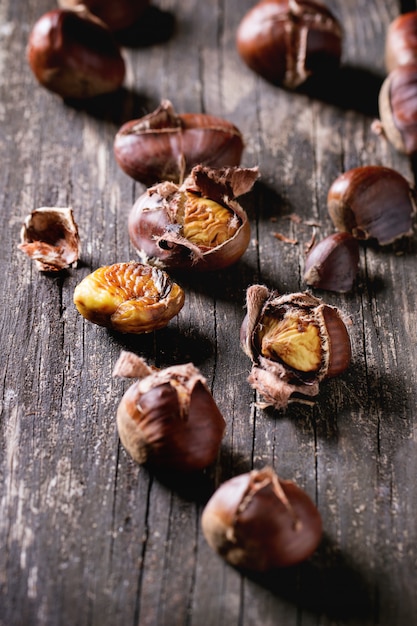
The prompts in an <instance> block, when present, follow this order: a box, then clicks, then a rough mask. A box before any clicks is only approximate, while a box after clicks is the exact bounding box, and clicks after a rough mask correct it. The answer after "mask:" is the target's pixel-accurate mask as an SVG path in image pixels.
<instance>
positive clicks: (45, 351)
mask: <svg viewBox="0 0 417 626" xmlns="http://www.w3.org/2000/svg"><path fill="white" fill-rule="evenodd" d="M53 4H54V3H53V2H48V1H47V0H28V1H27V2H23V0H1V1H0V70H1V71H0V90H1V92H0V93H1V97H0V119H1V126H0V137H1V142H0V150H1V153H0V154H1V164H2V166H1V168H0V207H1V210H0V232H1V238H2V242H1V246H0V273H1V275H2V276H3V278H2V289H1V292H0V316H1V317H0V319H1V322H0V328H1V341H2V347H1V350H0V372H1V377H0V399H1V405H0V406H1V420H0V442H1V444H0V445H1V448H0V449H1V460H0V484H1V499H0V503H1V504H0V507H1V508H0V624H1V626H29V625H30V626H32V625H36V626H37V625H39V626H40V625H42V626H58V625H60V624H62V625H67V624H74V625H77V626H93V625H96V624H100V626H107V625H108V626H114V625H115V624H123V625H125V624H140V625H141V626H154V625H158V626H159V625H161V626H173V625H175V626H176V625H187V626H191V625H192V626H200V625H201V624H204V625H205V626H211V625H214V624H216V626H220V625H225V626H226V625H227V626H233V625H236V626H237V625H239V626H258V625H260V624H262V625H263V626H268V625H272V624H274V625H276V624H285V626H291V625H292V624H294V626H295V625H296V624H297V625H299V624H301V623H302V624H303V626H309V625H313V624H314V625H317V624H322V625H327V624H332V625H339V624H346V623H349V624H358V625H359V624H361V625H362V624H363V625H367V626H368V625H369V626H371V625H373V626H376V625H379V626H405V625H407V626H408V625H409V624H412V623H414V622H415V615H416V613H417V583H416V581H417V577H416V575H417V568H416V565H417V563H416V561H417V554H416V545H417V528H416V523H415V520H416V518H417V493H416V488H415V483H416V477H417V461H416V459H417V454H416V452H417V450H416V447H417V432H416V424H417V414H416V402H415V389H416V371H417V353H416V350H415V337H416V335H417V316H416V307H415V299H416V297H417V291H416V289H417V288H416V282H415V259H416V252H417V247H416V240H415V238H412V239H411V240H410V241H407V242H400V243H398V244H396V245H395V246H392V247H389V248H388V249H379V248H377V247H375V246H372V245H367V246H362V248H361V264H360V267H361V269H360V275H359V278H358V282H357V285H356V287H355V289H354V291H353V292H352V293H351V294H347V295H343V296H339V295H335V294H325V293H321V294H318V295H320V296H321V297H323V298H324V299H326V301H328V302H329V303H330V304H335V305H337V306H339V307H340V308H341V309H342V310H343V311H344V312H345V313H346V315H347V316H348V317H350V319H351V321H352V325H351V326H350V333H351V338H352V346H353V360H352V365H351V367H350V368H349V370H348V371H347V372H346V373H345V374H344V375H342V376H341V377H339V378H337V379H334V380H331V381H329V382H326V383H324V384H323V385H322V387H321V392H320V396H319V399H318V401H317V402H316V404H315V405H314V406H305V405H295V404H291V405H290V407H289V409H288V410H287V411H286V412H281V413H278V412H271V411H267V410H261V409H258V408H256V406H255V405H254V400H255V399H256V398H255V395H254V392H253V391H252V390H251V389H250V388H249V386H248V384H247V382H246V377H247V375H248V372H249V362H248V359H247V357H246V356H245V355H244V354H243V352H242V351H241V349H240V347H239V328H240V324H241V321H242V318H243V315H244V303H245V291H246V288H247V287H248V286H249V285H250V284H253V283H257V282H260V283H264V284H267V285H268V286H270V287H271V288H275V289H278V290H279V291H281V292H290V291H298V290H300V289H305V285H304V284H303V281H302V275H303V267H304V259H305V254H304V249H305V246H306V245H307V244H308V242H309V241H310V239H311V237H312V235H313V234H315V235H316V236H317V237H322V236H324V235H325V234H329V233H330V232H332V225H331V222H330V219H329V217H328V215H327V210H326V194H327V190H328V187H329V185H330V184H331V182H332V181H333V179H334V178H335V177H336V176H337V175H338V174H339V173H341V172H342V171H344V170H347V169H349V168H351V167H355V166H358V165H364V164H384V165H387V166H390V167H394V168H395V169H397V170H398V171H400V172H401V173H403V174H404V175H405V176H407V177H408V178H409V180H410V181H413V168H412V166H411V164H410V163H409V161H408V159H407V158H406V157H403V156H401V155H399V154H397V153H395V151H394V150H393V149H392V148H391V147H390V146H389V145H387V144H386V143H384V141H383V140H381V138H378V137H376V136H375V135H374V134H373V133H372V132H371V128H370V126H371V122H372V121H373V119H374V117H375V116H376V115H377V108H376V99H377V93H378V89H379V86H380V84H381V81H382V79H383V77H384V63H383V46H384V36H385V32H386V28H387V25H388V24H389V22H390V21H391V20H392V19H393V18H394V17H396V15H398V14H399V13H400V12H404V11H406V10H412V9H415V8H416V5H415V2H399V1H396V0H345V1H342V0H329V1H328V6H329V7H330V8H331V9H332V10H333V11H334V12H335V14H336V15H337V17H339V19H340V20H341V22H342V24H343V26H344V30H345V49H344V58H343V67H342V68H341V72H340V77H339V79H338V81H336V82H335V83H334V84H329V85H323V86H321V87H320V89H318V90H317V91H316V92H315V93H309V94H291V93H287V92H285V91H284V90H281V89H278V88H276V87H273V86H271V85H268V84H266V83H265V82H264V81H263V80H262V79H260V78H258V77H256V76H255V75H254V74H252V73H251V72H250V71H249V70H248V69H247V68H246V67H244V66H243V63H242V62H241V61H240V59H239V57H238V55H237V53H236V50H235V44H234V40H235V32H236V28H237V26H238V24H239V22H240V20H241V18H242V17H243V15H244V13H245V12H246V11H247V10H248V9H249V8H250V7H251V6H252V4H253V3H252V2H250V1H249V0H212V1H211V2H197V0H184V1H182V2H174V1H173V0H160V1H159V2H158V3H156V4H157V8H158V10H157V11H156V12H155V15H156V16H157V17H158V16H159V18H163V19H162V23H161V26H160V30H159V31H158V33H157V34H158V37H157V38H156V40H154V43H151V44H149V42H146V41H145V39H146V38H147V39H149V32H151V30H152V29H150V28H148V29H147V31H148V32H147V37H145V35H142V36H141V37H140V38H139V41H138V42H137V44H138V45H137V46H136V47H132V46H129V47H128V46H125V47H124V54H125V58H126V61H127V66H128V73H127V78H126V84H125V89H124V90H123V92H122V93H121V94H117V95H115V96H112V97H109V98H105V99H103V101H102V102H101V103H100V105H99V106H89V107H85V108H82V107H74V106H70V105H69V104H64V103H63V102H62V101H61V100H60V99H59V98H58V97H55V96H53V95H52V94H51V93H48V92H46V91H45V90H44V89H42V88H41V87H40V86H38V85H37V83H36V81H35V79H34V77H33V76H32V74H31V72H30V70H29V68H28V65H27V63H26V58H25V48H26V43H27V38H28V35H29V31H30V29H31V27H32V25H33V24H34V22H35V20H36V19H38V18H39V17H40V16H41V15H42V14H43V13H44V12H45V11H47V10H48V9H49V8H52V5H53ZM172 23H173V24H174V28H173V30H172V33H171V34H170V36H169V37H167V36H166V35H167V33H166V32H165V31H166V30H168V31H169V27H170V26H171V25H172ZM153 32H156V31H155V29H154V31H153ZM155 41H156V42H155ZM141 43H147V44H148V45H146V46H145V45H141ZM161 98H168V99H170V100H171V101H172V102H173V103H174V105H175V107H176V108H177V110H178V111H183V112H184V111H195V112H199V111H203V112H209V113H212V114H214V115H221V116H223V117H226V118H227V119H230V120H232V121H233V122H234V123H235V124H236V125H237V126H238V127H239V128H240V129H241V130H242V132H243V134H244V136H245V139H246V150H245V154H244V165H247V166H254V165H259V168H260V171H261V180H260V181H259V183H258V184H257V185H256V187H255V189H254V191H253V193H251V194H249V195H248V196H246V197H245V198H244V199H243V201H242V203H243V204H244V206H245V208H246V209H247V211H248V214H249V216H250V220H251V226H252V240H251V243H250V246H249V249H248V250H247V252H246V253H245V255H244V257H243V258H242V260H241V261H240V262H239V263H238V264H237V265H236V266H235V267H233V268H231V269H228V270H225V271H222V272H221V273H218V274H216V275H215V276H211V275H207V276H204V277H203V278H202V277H193V276H184V275H183V276H181V277H180V278H181V281H182V284H183V286H184V289H185V290H186V295H187V298H186V304H185V306H184V308H183V310H182V311H181V312H180V314H179V316H178V318H176V319H175V320H172V322H171V323H170V324H169V326H168V328H166V329H164V330H161V331H158V332H157V333H152V334H150V335H147V336H144V337H130V336H121V335H118V334H116V333H110V332H107V331H106V330H104V329H102V328H99V327H97V326H94V325H92V324H90V323H88V322H85V321H84V320H83V319H82V318H81V317H80V316H79V315H78V313H77V311H76V310H75V307H74V305H73V303H72V295H73V290H74V288H75V286H76V285H77V284H78V282H79V281H80V280H81V279H82V278H83V277H84V276H85V275H86V274H88V273H89V272H90V271H92V270H93V269H95V268H97V267H98V266H100V265H103V264H108V263H113V262H116V261H127V260H129V259H131V258H134V251H133V249H132V247H131V245H130V243H129V238H128V234H127V228H126V219H127V215H128V212H129V209H130V207H131V205H132V203H133V201H134V199H135V198H136V197H137V196H138V195H139V194H140V193H142V191H143V187H142V186H141V185H140V184H137V183H134V182H133V181H131V180H130V179H129V178H128V177H127V176H126V175H125V174H124V173H123V172H122V171H121V170H120V169H119V168H118V166H117V164H116V163H115V160H114V157H113V153H112V143H113V138H114V134H115V132H116V130H117V128H118V127H119V125H120V124H121V123H122V122H123V121H126V120H128V119H131V118H133V117H137V116H139V115H142V114H144V113H146V112H149V111H151V110H152V109H153V108H154V107H155V106H156V105H157V104H158V102H159V101H160V99H161ZM40 206H72V207H73V209H74V213H75V217H76V220H77V222H78V224H79V227H80V232H81V238H82V244H83V253H82V262H81V263H80V265H79V267H78V268H77V269H71V270H70V271H68V272H66V273H63V274H62V275H59V276H56V277H51V276H47V275H43V274H41V273H39V272H38V271H37V270H36V269H35V267H34V266H33V265H32V264H31V262H30V261H29V259H27V258H26V257H25V256H24V255H23V254H22V253H21V252H20V251H19V250H17V243H18V239H19V231H20V226H21V223H22V220H23V219H24V217H25V216H26V214H28V213H29V212H30V211H31V210H32V209H34V208H36V207H40ZM292 214H297V215H298V216H300V217H301V219H302V221H301V222H300V223H296V222H294V220H291V219H290V216H291V215H292ZM308 221H310V222H311V221H314V222H315V223H316V224H317V225H316V226H315V227H313V226H311V225H308V224H307V223H306V222H308ZM275 231H276V232H281V233H283V234H285V235H286V236H288V237H289V238H292V239H294V240H296V242H297V243H295V244H288V243H284V242H282V241H278V240H277V239H276V238H275V237H274V236H273V233H274V232H275ZM121 349H129V350H133V351H135V352H137V353H138V354H141V355H143V356H144V357H145V358H147V359H148V360H149V361H150V362H151V363H154V364H156V365H158V366H165V365H170V364H173V363H181V362H185V361H189V360H191V361H193V362H194V363H195V364H196V365H197V366H198V367H200V369H201V371H202V372H203V374H204V375H205V376H206V377H207V380H208V382H209V385H210V387H211V389H212V391H213V394H214V397H215V399H216V401H217V403H218V405H219V407H220V409H221V410H222V412H223V414H224V416H225V418H226V421H227V430H226V435H225V439H224V443H223V446H222V449H221V452H220V454H219V459H218V462H217V464H216V465H215V467H213V468H211V469H210V470H208V471H207V472H205V473H204V474H203V475H202V476H198V477H195V478H193V479H190V480H189V481H188V482H187V484H179V483H177V482H175V481H172V480H168V479H167V478H166V477H163V476H157V475H154V474H152V473H151V472H149V471H148V470H147V469H145V468H139V467H138V466H137V465H135V464H134V462H133V461H132V460H131V459H130V458H129V457H128V455H127V454H126V452H125V451H124V449H123V448H122V447H121V446H120V443H119V440H118V436H117V432H116V426H115V412H116V408H117V405H118V402H119V400H120V398H121V395H122V393H123V391H124V389H125V388H126V387H127V384H128V383H126V382H125V381H121V380H115V379H113V378H112V369H113V366H114V363H115V361H116V359H117V357H118V355H119V353H120V350H121ZM264 465H273V466H274V467H275V469H276V470H277V471H278V473H279V474H280V475H281V476H282V477H283V478H289V479H293V480H296V481H297V483H298V484H299V485H300V486H301V487H303V488H304V489H305V490H306V491H307V492H308V493H309V494H310V495H311V497H312V498H313V499H314V500H315V501H316V502H317V505H318V507H319V509H320V512H321V514H322V517H323V524H324V530H325V536H324V540H323V543H322V545H321V546H320V549H319V550H318V551H317V554H316V555H315V556H314V557H313V559H311V561H309V562H308V563H305V564H303V565H302V566H300V567H297V568H295V570H291V571H283V572H279V573H274V574H273V575H268V576H267V575H265V576H253V577H251V576H246V575H245V576H244V575H242V574H240V573H239V572H238V571H236V570H234V569H233V568H231V567H229V566H228V565H226V564H225V563H224V562H223V561H222V560H221V559H220V558H219V557H218V556H217V555H216V554H214V553H213V552H212V551H211V549H210V548H209V547H208V545H207V544H206V542H205V539H204V538H203V536H202V533H201V529H200V516H201V511H202V507H203V506H204V503H205V502H206V500H207V498H208V497H209V495H210V494H211V493H212V491H213V490H214V488H215V487H216V486H217V485H219V484H220V483H221V482H223V481H225V480H227V479H228V478H231V477H232V476H234V475H236V474H238V473H241V472H244V471H248V470H250V469H251V468H252V467H255V468H260V467H263V466H264Z"/></svg>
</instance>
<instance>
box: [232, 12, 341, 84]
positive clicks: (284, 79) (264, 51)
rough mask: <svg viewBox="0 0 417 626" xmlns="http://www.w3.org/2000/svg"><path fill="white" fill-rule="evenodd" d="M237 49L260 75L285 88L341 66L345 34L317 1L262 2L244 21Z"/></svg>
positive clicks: (237, 38) (329, 13)
mask: <svg viewBox="0 0 417 626" xmlns="http://www.w3.org/2000/svg"><path fill="white" fill-rule="evenodd" d="M236 45H237V49H238V52H239V54H240V56H241V57H242V59H243V60H244V61H245V63H246V64H247V65H248V66H249V67H250V68H251V69H252V70H253V71H254V72H256V73H257V74H259V75H260V76H262V77H263V78H265V79H266V80H268V81H270V82H271V83H275V84H277V85H282V86H283V87H286V88H287V89H295V88H297V87H298V86H299V85H302V84H303V83H305V82H306V81H307V79H308V78H310V77H311V76H316V75H321V76H323V75H326V74H327V73H329V72H332V71H334V70H335V69H337V68H338V66H339V64H340V59H341V55H342V29H341V27H340V24H339V22H338V21H337V19H336V18H335V17H334V16H333V15H332V13H331V12H330V11H329V10H328V9H327V8H326V7H325V6H323V5H322V4H321V3H319V2H315V1H314V0H261V2H259V3H258V4H256V5H255V6H254V7H253V8H252V9H251V10H250V11H249V12H248V13H247V14H246V15H245V16H244V18H243V20H242V21H241V23H240V25H239V28H238V30H237V36H236Z"/></svg>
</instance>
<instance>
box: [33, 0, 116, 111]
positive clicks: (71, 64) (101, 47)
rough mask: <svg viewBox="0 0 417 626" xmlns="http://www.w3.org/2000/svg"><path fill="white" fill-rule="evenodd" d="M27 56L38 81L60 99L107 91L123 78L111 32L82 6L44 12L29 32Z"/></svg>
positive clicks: (80, 97) (77, 97)
mask: <svg viewBox="0 0 417 626" xmlns="http://www.w3.org/2000/svg"><path fill="white" fill-rule="evenodd" d="M27 56H28V61H29V65H30V67H31V69H32V72H33V73H34V75H35V77H36V78H37V80H38V81H39V83H40V84H41V85H42V86H43V87H45V88H46V89H49V90H50V91H53V92H54V93H57V94H58V95H60V96H61V97H62V98H74V99H83V98H91V97H93V96H99V95H102V94H105V93H109V92H112V91H115V90H116V89H118V88H119V87H120V86H121V85H122V83H123V80H124V77H125V62H124V59H123V56H122V54H121V51H120V48H119V46H118V45H117V43H116V41H115V40H114V38H113V35H112V33H111V32H110V30H109V29H108V28H107V26H106V25H105V24H104V22H101V20H99V19H98V18H96V17H95V16H93V15H92V14H91V13H90V12H89V11H88V10H87V9H86V8H85V7H84V6H83V5H80V7H78V8H76V9H74V10H65V9H55V10H53V11H49V12H48V13H45V14H44V15H43V16H42V17H41V18H40V19H39V20H38V21H37V22H36V24H35V25H34V27H33V29H32V31H31V33H30V36H29V42H28V48H27Z"/></svg>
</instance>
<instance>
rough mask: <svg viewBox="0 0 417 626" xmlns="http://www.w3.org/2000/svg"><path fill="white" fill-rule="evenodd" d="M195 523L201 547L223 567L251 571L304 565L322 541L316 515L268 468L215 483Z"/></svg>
mask: <svg viewBox="0 0 417 626" xmlns="http://www.w3.org/2000/svg"><path fill="white" fill-rule="evenodd" d="M201 525H202V530H203V534H204V536H205V538H206V540H207V543H208V544H209V545H210V546H211V548H213V550H215V551H216V552H218V553H219V554H220V555H221V556H222V557H223V558H224V559H225V560H226V561H227V562H228V563H230V564H231V565H233V566H235V567H238V568H242V569H247V570H252V571H257V572H266V571H268V570H271V569H274V568H279V567H289V566H292V565H296V564H297V563H300V562H302V561H305V560H306V559H308V558H309V557H310V556H312V554H313V553H314V552H315V550H316V549H317V547H318V546H319V544H320V541H321V538H322V520H321V516H320V513H319V511H318V509H317V507H316V506H315V504H314V503H313V501H312V500H311V498H310V497H309V496H308V495H307V493H306V492H305V491H303V490H302V489H301V488H300V487H298V485H296V484H295V483H294V482H292V481H289V480H282V479H280V478H279V477H278V476H277V474H276V473H275V471H274V470H273V469H272V468H271V467H266V468H264V469H261V470H253V471H251V472H248V473H246V474H240V475H239V476H235V477H234V478H231V479H230V480H228V481H226V482H225V483H223V484H222V485H220V487H219V488H218V489H217V491H215V493H214V494H213V496H212V497H211V499H210V500H209V501H208V503H207V505H206V506H205V508H204V511H203V514H202V517H201Z"/></svg>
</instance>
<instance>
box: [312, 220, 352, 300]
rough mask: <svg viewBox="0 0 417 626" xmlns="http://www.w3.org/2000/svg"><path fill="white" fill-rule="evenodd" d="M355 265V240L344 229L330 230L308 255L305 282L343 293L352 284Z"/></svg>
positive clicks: (349, 288) (318, 287)
mask: <svg viewBox="0 0 417 626" xmlns="http://www.w3.org/2000/svg"><path fill="white" fill-rule="evenodd" d="M358 266H359V243H358V240H357V239H355V237H354V236H353V235H351V234H350V233H347V232H343V233H332V234H331V235H329V236H328V237H325V238H324V239H322V240H321V241H319V242H318V243H317V244H316V245H315V246H314V248H312V250H311V251H310V252H309V254H308V255H307V258H306V262H305V268H304V281H305V282H306V283H307V285H309V286H310V287H316V288H317V289H325V290H328V291H336V292H339V293H345V292H347V291H350V290H351V289H352V287H353V284H354V282H355V279H356V276H357V273H358Z"/></svg>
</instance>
